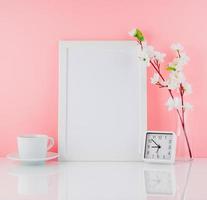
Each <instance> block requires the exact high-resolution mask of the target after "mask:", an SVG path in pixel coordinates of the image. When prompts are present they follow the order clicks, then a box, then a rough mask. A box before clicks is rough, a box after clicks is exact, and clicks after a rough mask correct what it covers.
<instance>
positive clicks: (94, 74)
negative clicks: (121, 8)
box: [58, 41, 147, 161]
mask: <svg viewBox="0 0 207 200" xmlns="http://www.w3.org/2000/svg"><path fill="white" fill-rule="evenodd" d="M139 53H140V49H139V47H138V45H137V43H136V42H135V41H60V44H59V111H58V140H59V142H58V152H59V155H60V157H59V159H60V160H61V161H140V160H142V150H143V138H144V134H145V132H146V127H147V111H146V110H147V109H146V104H147V101H146V66H145V65H144V64H143V63H142V62H141V60H140V59H139V58H138V57H139ZM103 93H104V95H103ZM94 99H95V100H94Z"/></svg>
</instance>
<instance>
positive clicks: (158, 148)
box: [157, 145, 161, 153]
mask: <svg viewBox="0 0 207 200" xmlns="http://www.w3.org/2000/svg"><path fill="white" fill-rule="evenodd" d="M160 148H161V146H160V145H159V146H158V147H157V153H158V151H159V150H160Z"/></svg>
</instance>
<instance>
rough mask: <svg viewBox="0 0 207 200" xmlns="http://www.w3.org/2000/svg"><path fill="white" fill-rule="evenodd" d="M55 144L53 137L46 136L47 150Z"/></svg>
mask: <svg viewBox="0 0 207 200" xmlns="http://www.w3.org/2000/svg"><path fill="white" fill-rule="evenodd" d="M54 144H55V141H54V138H52V137H48V146H47V150H50V149H51V148H52V147H53V146H54Z"/></svg>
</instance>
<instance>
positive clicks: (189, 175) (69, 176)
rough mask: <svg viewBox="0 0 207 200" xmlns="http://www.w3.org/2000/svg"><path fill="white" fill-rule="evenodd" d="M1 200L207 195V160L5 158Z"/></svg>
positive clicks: (191, 198)
mask: <svg viewBox="0 0 207 200" xmlns="http://www.w3.org/2000/svg"><path fill="white" fill-rule="evenodd" d="M0 186H1V187H0V199H1V200H27V199H28V200H36V199H38V200H163V199H166V200H171V199H176V200H178V199H179V200H184V199H185V200H202V199H203V200H204V199H205V200H206V199H207V159H196V160H194V161H191V162H176V164H174V165H157V164H148V163H143V162H126V163H124V162H115V163H113V162H110V163H109V162H105V163H104V162H90V163H88V162H87V163H85V162H84V163H83V162H82V163H77V162H62V163H61V162H57V161H52V162H47V163H46V164H45V165H36V166H34V165H33V166H31V165H30V166H29V165H21V164H20V163H18V162H11V161H8V160H6V159H0Z"/></svg>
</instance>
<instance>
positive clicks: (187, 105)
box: [183, 102, 193, 111]
mask: <svg viewBox="0 0 207 200" xmlns="http://www.w3.org/2000/svg"><path fill="white" fill-rule="evenodd" d="M183 108H184V110H185V111H186V110H192V109H193V106H192V105H191V104H190V103H188V102H185V103H184V106H183Z"/></svg>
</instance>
